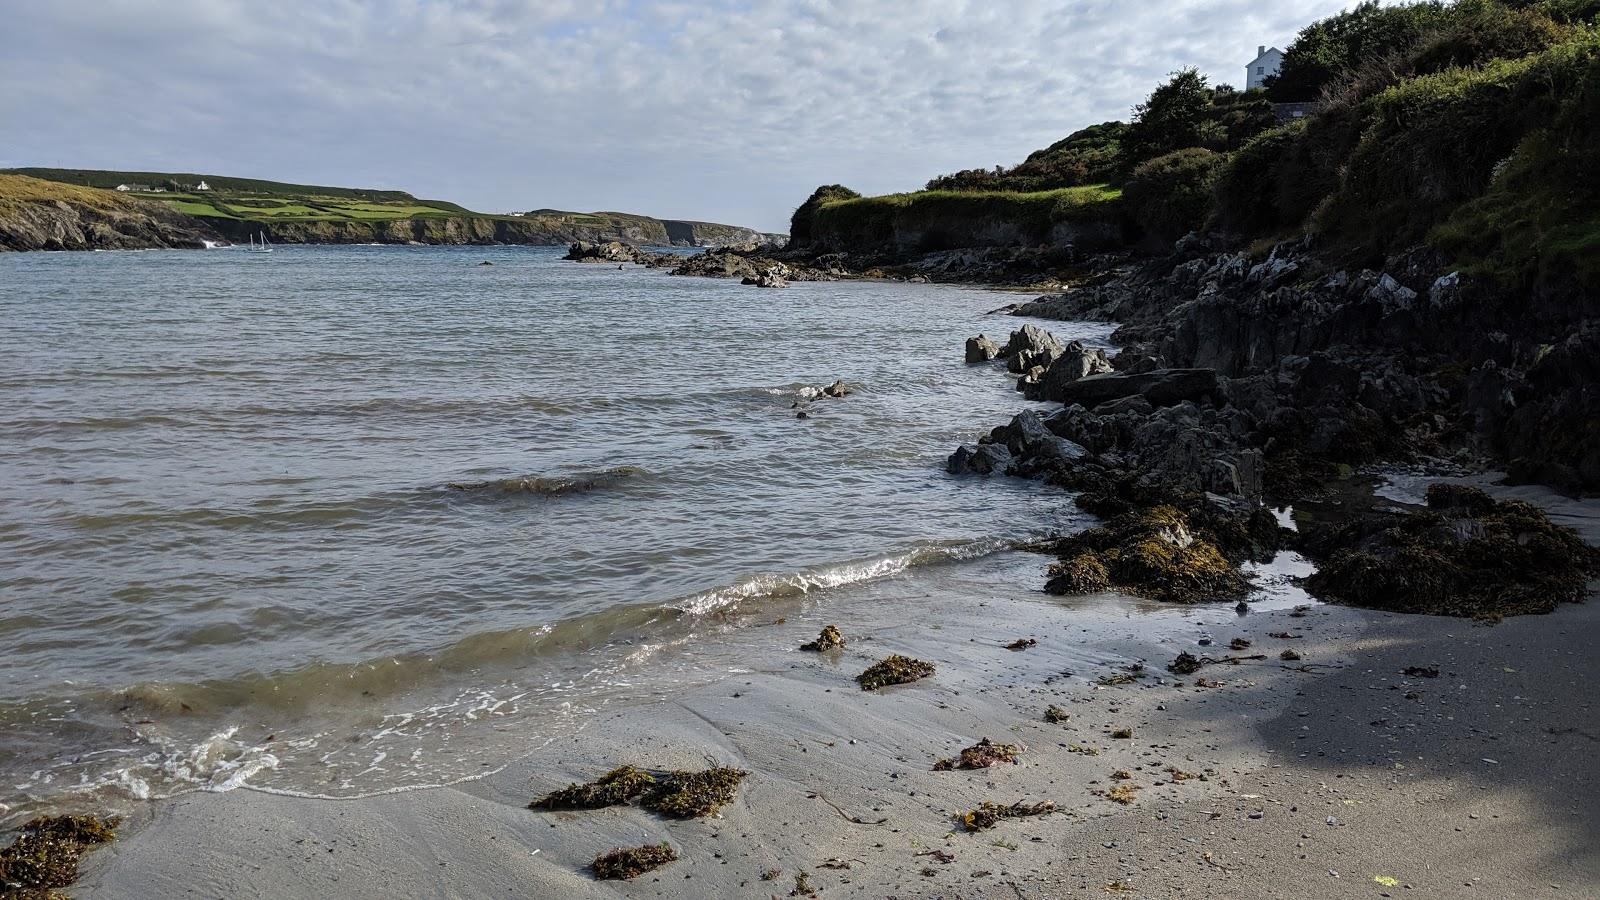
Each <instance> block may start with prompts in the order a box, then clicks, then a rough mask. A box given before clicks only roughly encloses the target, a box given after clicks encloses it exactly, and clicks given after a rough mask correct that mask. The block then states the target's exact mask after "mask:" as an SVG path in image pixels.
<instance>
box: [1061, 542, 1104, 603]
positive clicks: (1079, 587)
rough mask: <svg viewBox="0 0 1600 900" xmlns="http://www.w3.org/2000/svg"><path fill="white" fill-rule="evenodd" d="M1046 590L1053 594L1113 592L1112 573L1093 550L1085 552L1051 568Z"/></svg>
mask: <svg viewBox="0 0 1600 900" xmlns="http://www.w3.org/2000/svg"><path fill="white" fill-rule="evenodd" d="M1049 574H1050V580H1049V581H1048V582H1046V583H1045V590H1046V591H1048V592H1049V593H1052V594H1098V593H1102V592H1104V591H1109V590H1111V573H1109V572H1107V571H1106V566H1105V563H1103V562H1101V561H1100V557H1099V556H1098V555H1097V554H1096V553H1095V552H1094V551H1092V550H1084V551H1082V552H1080V553H1076V554H1073V555H1072V556H1071V557H1068V558H1066V559H1063V560H1061V561H1060V562H1058V563H1053V564H1052V565H1051V566H1050V572H1049Z"/></svg>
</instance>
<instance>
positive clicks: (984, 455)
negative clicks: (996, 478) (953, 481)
mask: <svg viewBox="0 0 1600 900" xmlns="http://www.w3.org/2000/svg"><path fill="white" fill-rule="evenodd" d="M1010 466H1011V451H1009V450H1007V449H1006V446H1005V445H1004V444H962V445H961V446H960V447H957V448H956V452H954V453H952V454H950V459H949V461H948V462H947V463H946V464H945V468H946V469H947V470H948V471H949V472H950V474H951V475H1004V474H1005V473H1006V470H1007V469H1009V468H1010Z"/></svg>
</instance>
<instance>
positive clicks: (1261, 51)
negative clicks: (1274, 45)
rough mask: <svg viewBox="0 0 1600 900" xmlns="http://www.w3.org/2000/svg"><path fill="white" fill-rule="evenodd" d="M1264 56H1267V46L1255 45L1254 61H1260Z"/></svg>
mask: <svg viewBox="0 0 1600 900" xmlns="http://www.w3.org/2000/svg"><path fill="white" fill-rule="evenodd" d="M1266 55H1267V45H1266V44H1257V45H1256V59H1260V58H1261V57H1263V56H1266Z"/></svg>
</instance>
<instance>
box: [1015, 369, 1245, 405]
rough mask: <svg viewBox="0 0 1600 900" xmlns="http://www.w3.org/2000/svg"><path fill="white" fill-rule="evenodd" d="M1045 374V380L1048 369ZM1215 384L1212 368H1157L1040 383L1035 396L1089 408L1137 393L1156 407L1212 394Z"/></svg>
mask: <svg viewBox="0 0 1600 900" xmlns="http://www.w3.org/2000/svg"><path fill="white" fill-rule="evenodd" d="M1045 377H1046V380H1047V381H1048V379H1049V373H1048V372H1046V373H1045ZM1219 386H1220V385H1219V382H1218V380H1217V373H1216V370H1215V369H1157V370H1155V371H1153V372H1145V373H1143V374H1139V375H1090V376H1088V377H1086V378H1079V379H1077V380H1074V381H1066V382H1062V383H1059V384H1055V385H1053V386H1051V387H1050V389H1049V390H1045V388H1046V384H1045V383H1041V385H1040V388H1041V390H1040V396H1039V399H1041V400H1054V401H1056V402H1059V403H1069V404H1070V403H1080V404H1082V405H1084V406H1086V407H1089V408H1091V409H1092V408H1094V407H1095V406H1098V405H1099V404H1101V403H1106V402H1109V401H1112V400H1121V399H1123V398H1124V397H1133V396H1139V397H1143V398H1144V399H1145V400H1147V401H1149V402H1150V404H1151V405H1152V406H1157V407H1160V406H1172V405H1173V404H1177V403H1183V402H1184V401H1190V402H1198V401H1200V400H1203V399H1205V398H1207V397H1212V396H1215V395H1216V394H1217V393H1218V388H1219Z"/></svg>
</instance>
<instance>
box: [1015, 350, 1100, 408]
mask: <svg viewBox="0 0 1600 900" xmlns="http://www.w3.org/2000/svg"><path fill="white" fill-rule="evenodd" d="M1112 371H1113V369H1112V366H1111V360H1110V359H1109V358H1108V357H1107V356H1106V352H1105V351H1104V350H1100V349H1094V350H1090V349H1087V348H1085V347H1084V346H1083V344H1081V343H1079V342H1078V341H1072V342H1070V343H1068V344H1067V346H1066V347H1065V348H1063V349H1062V351H1061V353H1060V354H1058V355H1057V356H1056V358H1055V359H1054V360H1052V361H1051V362H1050V364H1049V365H1048V366H1046V367H1045V370H1044V374H1043V375H1042V376H1039V377H1038V378H1036V379H1034V380H1033V381H1032V382H1030V384H1029V385H1028V386H1027V387H1026V391H1025V392H1026V395H1027V397H1028V398H1029V399H1030V400H1040V399H1049V398H1051V397H1053V396H1056V395H1059V394H1061V393H1062V392H1063V391H1064V390H1065V387H1066V385H1067V384H1068V383H1070V382H1073V381H1077V380H1079V379H1081V378H1087V377H1089V376H1090V375H1109V374H1111V372H1112Z"/></svg>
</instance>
